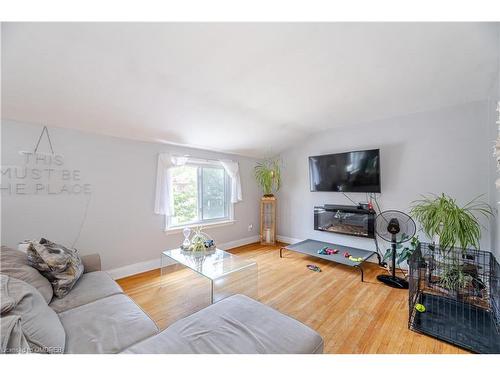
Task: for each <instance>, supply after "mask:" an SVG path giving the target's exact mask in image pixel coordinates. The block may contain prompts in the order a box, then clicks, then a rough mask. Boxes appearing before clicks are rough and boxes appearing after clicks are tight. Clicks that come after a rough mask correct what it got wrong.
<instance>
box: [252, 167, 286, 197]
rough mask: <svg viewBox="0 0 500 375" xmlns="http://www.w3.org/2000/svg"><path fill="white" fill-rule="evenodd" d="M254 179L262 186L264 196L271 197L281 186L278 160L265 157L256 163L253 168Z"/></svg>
mask: <svg viewBox="0 0 500 375" xmlns="http://www.w3.org/2000/svg"><path fill="white" fill-rule="evenodd" d="M254 172H255V179H256V180H257V183H258V184H259V185H260V187H261V188H262V191H263V193H264V197H273V196H274V193H276V192H278V190H279V189H280V187H281V169H280V162H279V160H277V159H266V160H264V161H262V162H259V163H257V165H256V166H255V169H254Z"/></svg>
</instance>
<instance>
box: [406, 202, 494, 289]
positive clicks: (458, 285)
mask: <svg viewBox="0 0 500 375" xmlns="http://www.w3.org/2000/svg"><path fill="white" fill-rule="evenodd" d="M479 198H480V197H476V198H474V199H473V200H471V201H470V202H468V203H467V204H465V205H464V206H459V205H458V203H457V202H456V200H455V199H453V198H451V197H450V196H448V195H446V194H441V195H432V196H424V197H423V198H422V199H420V200H417V201H414V202H413V206H412V209H411V215H412V216H413V217H414V218H415V219H417V220H418V221H419V222H420V224H421V225H422V229H423V231H424V233H425V234H426V235H427V236H429V238H432V239H433V241H434V242H438V243H435V245H438V246H439V249H440V250H441V251H442V253H443V254H442V258H441V260H440V261H441V263H442V265H441V269H442V270H443V272H442V273H441V275H440V281H439V284H440V285H441V286H442V287H443V288H445V289H447V290H449V291H452V292H456V293H458V292H457V291H458V290H460V289H466V288H468V287H469V286H470V285H471V283H472V281H473V278H472V276H471V275H470V274H468V273H467V272H464V267H465V265H464V264H461V263H460V260H459V257H457V256H456V254H454V253H452V254H450V255H449V253H450V252H452V250H453V248H454V247H456V246H458V247H460V248H461V249H462V251H465V249H467V248H470V247H472V248H474V249H479V247H480V244H479V240H480V238H481V223H480V222H479V219H478V216H484V217H485V218H490V217H492V216H493V215H494V214H493V209H492V208H491V207H490V206H489V205H488V204H487V203H484V202H482V201H481V200H479Z"/></svg>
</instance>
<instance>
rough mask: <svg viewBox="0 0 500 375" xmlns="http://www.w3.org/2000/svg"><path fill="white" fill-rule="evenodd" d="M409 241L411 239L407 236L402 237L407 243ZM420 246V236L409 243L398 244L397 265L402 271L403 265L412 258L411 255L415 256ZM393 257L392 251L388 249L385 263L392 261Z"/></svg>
mask: <svg viewBox="0 0 500 375" xmlns="http://www.w3.org/2000/svg"><path fill="white" fill-rule="evenodd" d="M408 239H409V238H408V236H407V235H406V234H404V235H403V236H402V241H407V240H408ZM418 244H419V240H418V236H415V237H413V238H412V239H411V240H410V241H409V242H404V243H398V244H397V245H396V263H397V265H398V268H399V269H400V270H402V268H401V263H403V262H406V261H407V260H408V259H409V258H410V256H411V254H413V252H414V251H415V250H416V248H417V247H418ZM391 257H392V249H387V250H386V251H385V254H384V258H383V260H384V262H385V261H387V260H388V259H390V258H391ZM403 273H404V272H403ZM405 276H406V275H405Z"/></svg>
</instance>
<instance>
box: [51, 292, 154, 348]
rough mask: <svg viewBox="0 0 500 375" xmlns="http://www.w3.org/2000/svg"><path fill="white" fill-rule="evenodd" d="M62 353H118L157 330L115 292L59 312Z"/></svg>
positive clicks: (133, 305) (122, 296)
mask: <svg viewBox="0 0 500 375" xmlns="http://www.w3.org/2000/svg"><path fill="white" fill-rule="evenodd" d="M59 318H60V319H61V322H62V325H63V326H64V329H65V331H66V353H75V354H77V353H118V352H120V351H122V350H123V349H125V348H127V347H129V346H130V345H132V344H134V343H136V342H138V341H140V340H143V339H145V338H146V337H149V336H151V335H154V334H155V333H157V332H158V328H157V327H156V324H155V323H154V322H153V321H152V320H151V319H150V318H149V316H147V315H146V313H144V312H143V311H142V310H141V309H140V308H139V307H138V306H137V305H136V304H135V303H134V302H133V301H132V300H131V299H130V298H129V297H127V296H126V295H124V294H115V295H113V296H110V297H106V298H103V299H99V300H97V301H94V302H91V303H88V304H86V305H83V306H80V307H76V308H74V309H71V310H67V311H64V312H62V313H60V314H59Z"/></svg>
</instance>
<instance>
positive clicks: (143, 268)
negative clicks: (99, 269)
mask: <svg viewBox="0 0 500 375" xmlns="http://www.w3.org/2000/svg"><path fill="white" fill-rule="evenodd" d="M258 241H259V236H258V235H257V236H252V237H246V238H241V239H239V240H235V241H230V242H225V243H221V244H218V245H217V247H218V248H219V249H222V250H229V249H232V248H234V247H238V246H243V245H248V244H251V243H254V242H258ZM160 265H161V260H160V254H158V259H151V260H146V261H144V262H138V263H134V264H129V265H128V266H123V267H118V268H113V269H111V270H107V271H106V272H107V273H108V274H109V275H110V276H111V277H112V278H113V279H114V280H117V279H121V278H123V277H127V276H132V275H136V274H138V273H142V272H147V271H151V270H154V269H157V268H160Z"/></svg>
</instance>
